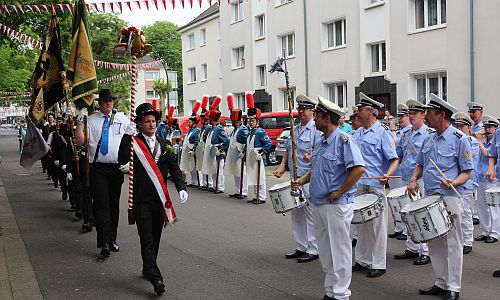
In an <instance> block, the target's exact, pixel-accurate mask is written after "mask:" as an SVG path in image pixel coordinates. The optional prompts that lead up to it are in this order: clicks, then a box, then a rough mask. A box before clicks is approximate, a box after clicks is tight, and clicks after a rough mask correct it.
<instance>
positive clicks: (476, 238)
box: [474, 234, 488, 242]
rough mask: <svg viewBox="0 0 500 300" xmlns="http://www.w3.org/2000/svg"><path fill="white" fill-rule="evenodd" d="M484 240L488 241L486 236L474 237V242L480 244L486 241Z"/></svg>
mask: <svg viewBox="0 0 500 300" xmlns="http://www.w3.org/2000/svg"><path fill="white" fill-rule="evenodd" d="M486 239H488V236H486V235H482V234H481V235H480V236H477V237H475V238H474V241H478V242H482V241H486Z"/></svg>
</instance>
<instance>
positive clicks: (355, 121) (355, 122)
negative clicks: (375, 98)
mask: <svg viewBox="0 0 500 300" xmlns="http://www.w3.org/2000/svg"><path fill="white" fill-rule="evenodd" d="M349 121H350V122H351V128H352V130H351V132H349V134H350V135H354V134H355V133H356V130H358V129H359V128H360V127H361V122H360V121H359V117H358V108H357V107H356V106H353V107H352V115H351V116H349ZM358 235H359V227H358V224H352V225H351V236H352V246H353V247H356V244H357V243H358Z"/></svg>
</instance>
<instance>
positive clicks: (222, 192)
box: [214, 190, 224, 194]
mask: <svg viewBox="0 0 500 300" xmlns="http://www.w3.org/2000/svg"><path fill="white" fill-rule="evenodd" d="M214 194H224V191H219V190H214Z"/></svg>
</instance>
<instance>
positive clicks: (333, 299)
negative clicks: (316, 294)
mask: <svg viewBox="0 0 500 300" xmlns="http://www.w3.org/2000/svg"><path fill="white" fill-rule="evenodd" d="M323 300H336V298H333V297H328V296H327V295H325V297H323Z"/></svg>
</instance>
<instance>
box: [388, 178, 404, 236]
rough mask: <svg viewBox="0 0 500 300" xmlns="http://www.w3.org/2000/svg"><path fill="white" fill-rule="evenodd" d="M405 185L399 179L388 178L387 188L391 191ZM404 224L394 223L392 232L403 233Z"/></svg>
mask: <svg viewBox="0 0 500 300" xmlns="http://www.w3.org/2000/svg"><path fill="white" fill-rule="evenodd" d="M404 185H406V184H405V182H404V181H403V179H401V178H389V187H390V188H391V190H392V189H395V188H399V187H402V186H404ZM404 230H405V224H404V223H403V222H398V221H394V232H403V231H404Z"/></svg>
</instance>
